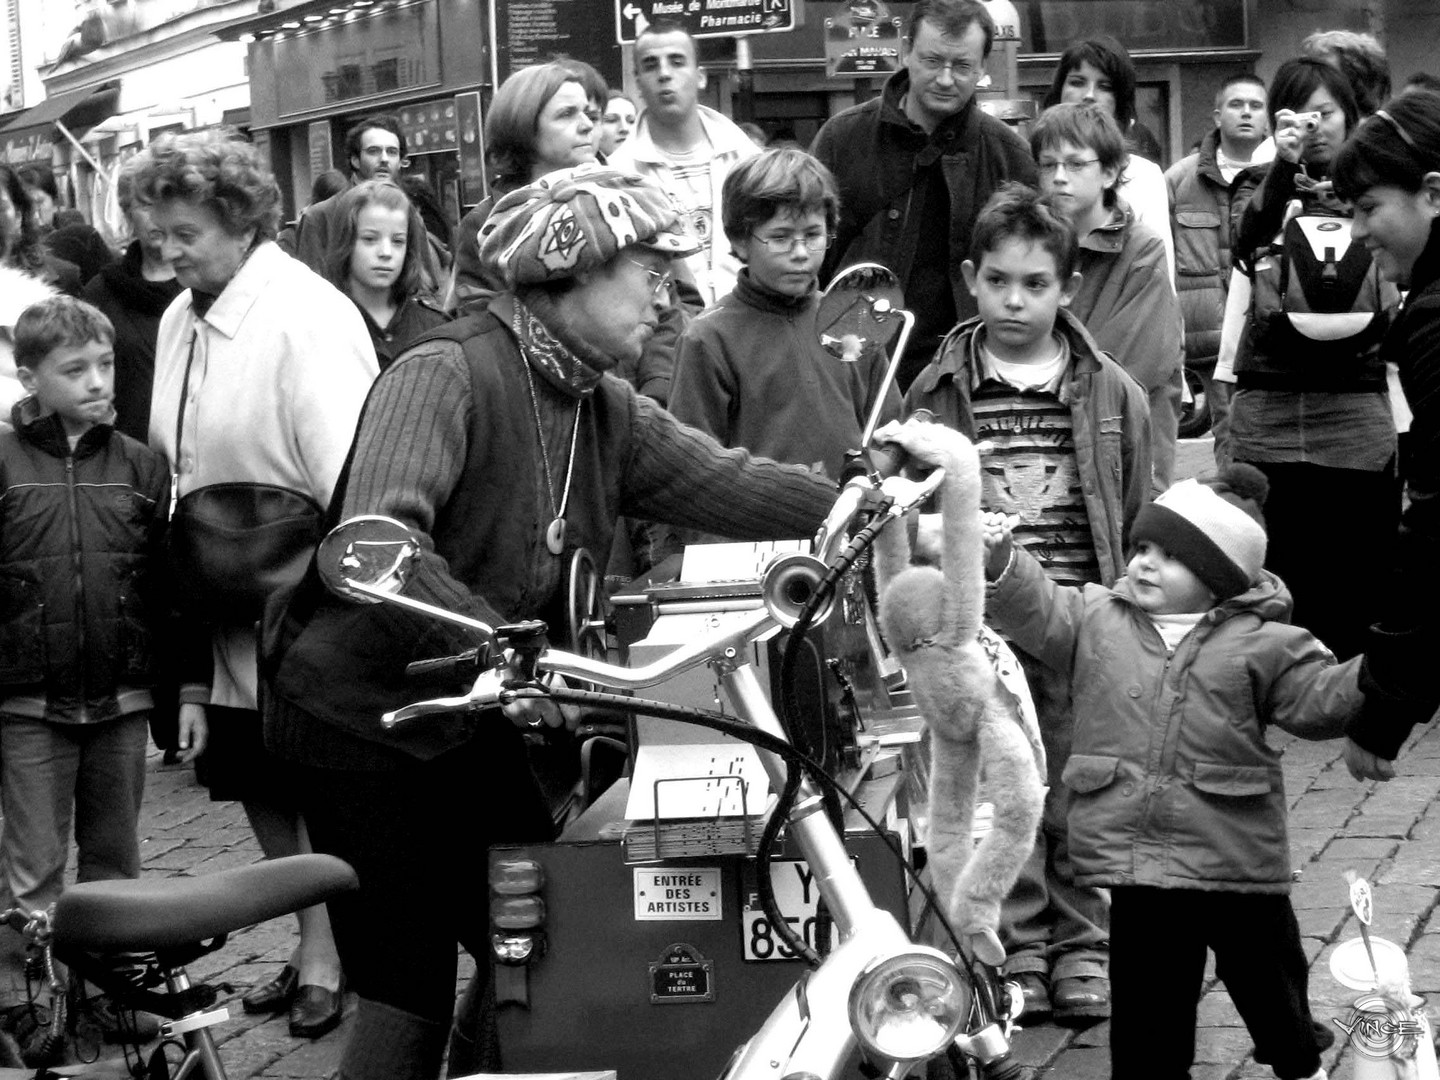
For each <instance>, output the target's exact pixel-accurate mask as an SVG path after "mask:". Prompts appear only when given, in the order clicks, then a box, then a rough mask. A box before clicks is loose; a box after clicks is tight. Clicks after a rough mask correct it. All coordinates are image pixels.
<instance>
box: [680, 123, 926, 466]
mask: <svg viewBox="0 0 1440 1080" xmlns="http://www.w3.org/2000/svg"><path fill="white" fill-rule="evenodd" d="M839 213H840V205H839V200H838V198H837V197H836V195H835V182H834V179H833V178H832V177H831V175H830V170H829V169H827V168H825V166H824V165H822V164H820V162H819V161H818V160H816V159H815V158H813V157H811V156H810V155H809V154H807V153H805V152H804V151H803V150H795V149H791V148H784V149H778V150H766V151H764V152H763V153H761V154H760V155H758V156H757V157H753V158H750V159H749V160H747V161H743V162H741V163H740V164H738V165H736V166H735V167H734V168H733V169H732V170H731V171H730V175H729V176H727V177H726V178H725V184H724V186H723V188H722V189H721V223H722V225H723V227H724V229H725V237H726V239H727V240H728V241H729V243H730V247H731V250H732V251H734V253H735V255H736V257H737V258H738V259H739V260H740V261H741V262H742V263H743V264H744V268H743V269H742V270H741V271H740V275H739V277H738V278H737V279H736V281H735V288H734V289H733V290H732V291H731V292H729V293H727V294H726V295H725V296H723V297H721V298H720V300H719V301H718V302H717V303H716V304H715V306H714V307H712V308H710V309H709V310H708V311H706V312H704V313H703V314H701V315H699V316H698V317H696V319H695V320H694V321H693V322H692V323H691V324H690V325H689V326H688V327H687V328H686V329H685V332H684V333H683V334H681V336H680V341H679V343H678V345H677V346H676V350H675V376H674V382H673V384H672V386H671V390H670V411H671V412H673V413H674V414H675V416H676V417H678V418H679V419H680V420H683V421H684V422H685V423H687V424H690V425H692V426H694V427H698V428H699V429H700V430H702V431H705V432H707V433H709V434H710V435H713V436H714V437H715V438H716V439H718V440H719V441H720V443H721V444H722V445H724V446H738V447H744V448H745V449H746V450H749V451H750V452H751V453H753V454H758V455H760V456H762V457H768V458H774V459H775V460H776V461H784V462H788V463H791V464H797V465H808V466H810V467H811V468H812V469H814V470H815V471H817V472H824V473H825V474H826V475H828V476H830V477H833V478H835V479H837V480H838V479H839V477H840V468H841V466H842V465H843V464H844V460H845V451H846V450H849V449H852V448H853V449H859V447H860V435H861V433H862V431H863V430H864V428H865V421H866V419H867V418H868V417H869V414H870V409H871V407H872V405H873V403H874V402H875V400H876V399H877V397H878V396H879V394H880V389H881V384H882V382H883V381H884V378H885V366H886V356H885V353H884V351H883V350H875V351H874V352H873V353H871V354H868V355H862V356H861V357H860V358H859V359H858V360H857V361H856V362H854V363H845V362H843V361H841V360H837V359H836V358H835V357H834V356H832V355H830V353H828V352H827V351H826V350H825V349H824V348H823V347H822V346H821V344H820V328H819V325H818V323H817V315H818V313H819V307H820V296H819V293H818V291H817V289H816V275H817V274H818V273H819V271H820V263H821V261H822V260H823V259H824V257H825V251H826V249H827V248H828V247H829V246H830V240H831V237H832V236H833V235H834V231H835V223H836V220H837V218H838V217H839ZM899 412H900V395H899V392H898V391H897V390H896V389H895V388H894V387H893V386H892V387H891V388H890V389H889V390H888V391H887V392H886V404H885V408H884V411H883V413H882V417H881V419H882V420H888V419H891V418H894V417H898V415H899Z"/></svg>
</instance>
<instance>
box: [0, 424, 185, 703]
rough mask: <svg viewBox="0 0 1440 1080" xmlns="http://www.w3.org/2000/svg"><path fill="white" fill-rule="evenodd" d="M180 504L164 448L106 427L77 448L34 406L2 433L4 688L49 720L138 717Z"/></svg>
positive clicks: (0, 684)
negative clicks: (126, 697) (123, 699)
mask: <svg viewBox="0 0 1440 1080" xmlns="http://www.w3.org/2000/svg"><path fill="white" fill-rule="evenodd" d="M168 501H169V475H168V472H167V470H166V467H165V462H164V459H163V458H161V456H160V455H159V454H157V453H155V451H153V450H151V449H150V448H149V447H147V446H145V445H144V444H142V443H139V442H137V441H136V440H134V439H132V438H130V437H129V436H128V435H124V434H122V433H121V432H119V431H116V430H115V429H114V428H112V427H111V426H110V425H109V424H97V425H96V426H94V427H92V428H91V429H90V430H89V431H87V432H86V433H85V434H84V435H83V436H82V437H81V438H80V440H79V442H78V443H77V444H76V446H75V448H74V450H73V451H72V450H71V448H70V443H69V440H68V439H67V438H66V435H65V430H64V426H63V425H62V424H61V422H60V420H59V418H58V417H57V416H55V415H53V414H52V415H49V416H40V415H39V412H38V407H37V405H36V402H35V399H34V398H30V397H27V398H24V399H22V400H21V401H20V402H18V403H17V404H16V405H15V407H14V409H13V410H12V411H11V423H10V425H3V424H0V688H3V692H4V693H5V694H6V695H17V694H18V695H24V696H40V695H43V696H44V697H45V698H46V716H47V719H51V720H56V721H70V722H95V721H102V720H110V719H114V718H115V717H116V716H118V715H120V714H121V713H122V712H124V711H127V710H126V709H124V707H123V706H122V704H121V703H120V702H119V701H118V699H117V697H116V691H117V690H118V689H120V688H122V687H130V688H134V687H146V686H150V685H152V683H153V681H154V656H153V654H152V651H151V642H152V636H151V630H152V627H153V626H154V625H155V623H154V618H155V614H156V612H157V609H158V588H157V586H158V584H159V580H158V579H159V575H160V574H161V572H162V571H161V562H160V560H161V559H162V558H163V547H162V544H163V535H164V528H165V519H166V510H167V506H168Z"/></svg>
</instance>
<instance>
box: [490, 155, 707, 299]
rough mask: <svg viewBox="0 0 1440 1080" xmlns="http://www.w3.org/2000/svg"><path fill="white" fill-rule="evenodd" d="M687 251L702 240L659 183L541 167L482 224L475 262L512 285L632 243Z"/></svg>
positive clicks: (598, 261) (579, 267)
mask: <svg viewBox="0 0 1440 1080" xmlns="http://www.w3.org/2000/svg"><path fill="white" fill-rule="evenodd" d="M632 244H633V245H638V246H640V247H646V248H650V249H652V250H654V251H658V252H660V253H661V254H664V255H690V254H693V253H694V252H696V251H699V250H700V242H699V240H697V239H696V237H695V235H694V234H693V233H692V232H691V231H690V228H689V224H688V220H687V219H686V217H685V215H684V214H683V213H682V212H681V211H680V208H679V207H677V206H676V205H675V203H674V202H672V201H671V199H670V196H669V195H668V194H666V193H665V191H664V190H663V189H662V188H661V187H660V186H659V185H657V184H655V183H653V182H652V181H650V180H647V179H646V178H645V177H643V176H640V175H639V174H637V173H632V172H627V171H623V170H620V169H613V168H609V167H608V166H603V165H595V164H586V165H578V166H576V167H575V168H573V169H560V170H558V171H556V172H552V173H546V174H545V175H544V176H542V177H540V179H538V180H536V181H535V182H534V183H532V184H527V185H526V186H525V187H522V188H517V189H516V190H514V191H512V192H510V194H508V195H506V196H505V197H504V198H502V199H501V200H500V201H499V202H497V203H496V204H495V209H494V210H493V211H491V213H490V217H489V218H488V219H487V220H486V221H485V224H483V225H481V226H480V263H481V265H482V266H483V267H484V268H485V269H486V270H487V271H490V272H491V273H493V274H495V275H496V276H497V277H499V278H502V279H503V280H504V281H505V284H506V285H507V286H509V287H510V288H515V287H516V286H520V285H540V284H544V283H545V282H549V281H561V280H564V279H565V278H572V277H574V276H575V275H576V274H580V273H583V272H585V271H587V270H594V269H596V268H597V267H600V266H603V265H605V264H606V263H607V262H609V261H610V260H611V259H613V258H614V257H615V256H616V255H617V254H619V252H620V251H621V249H622V248H626V247H630V246H631V245H632Z"/></svg>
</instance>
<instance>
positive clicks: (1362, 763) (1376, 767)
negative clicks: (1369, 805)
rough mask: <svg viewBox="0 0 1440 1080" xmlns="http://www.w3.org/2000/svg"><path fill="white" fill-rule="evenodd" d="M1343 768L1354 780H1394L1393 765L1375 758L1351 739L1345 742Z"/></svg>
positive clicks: (1390, 762)
mask: <svg viewBox="0 0 1440 1080" xmlns="http://www.w3.org/2000/svg"><path fill="white" fill-rule="evenodd" d="M1345 768H1347V769H1349V770H1350V775H1351V776H1353V777H1354V778H1355V779H1356V780H1394V779H1395V763H1394V762H1393V761H1386V760H1385V759H1384V758H1382V757H1377V756H1376V755H1375V754H1372V753H1371V752H1370V751H1369V750H1366V749H1365V748H1364V747H1363V746H1361V745H1360V744H1359V743H1357V742H1355V741H1354V740H1353V739H1346V740H1345Z"/></svg>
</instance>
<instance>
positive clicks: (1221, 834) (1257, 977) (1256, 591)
mask: <svg viewBox="0 0 1440 1080" xmlns="http://www.w3.org/2000/svg"><path fill="white" fill-rule="evenodd" d="M1265 494H1266V483H1265V477H1264V475H1263V474H1262V473H1260V472H1259V470H1257V469H1255V468H1253V467H1251V466H1243V465H1236V466H1232V467H1231V468H1230V469H1228V470H1226V471H1225V472H1223V473H1221V475H1220V476H1219V477H1217V478H1213V479H1207V480H1198V481H1197V480H1185V481H1182V482H1181V483H1178V484H1175V485H1174V486H1172V487H1171V488H1170V489H1169V490H1168V491H1166V492H1165V493H1164V494H1163V495H1161V496H1160V497H1159V498H1157V499H1156V500H1155V501H1154V502H1153V503H1151V504H1150V505H1148V506H1146V507H1145V508H1144V509H1142V510H1141V511H1140V512H1139V513H1138V514H1137V515H1136V518H1135V523H1134V526H1133V527H1132V529H1131V536H1130V539H1131V543H1132V545H1133V552H1132V555H1131V558H1130V561H1129V564H1128V566H1127V568H1126V573H1125V576H1124V577H1123V578H1122V579H1121V580H1119V581H1117V582H1116V583H1115V585H1114V586H1113V587H1112V588H1105V587H1104V586H1101V585H1085V586H1083V587H1080V588H1075V587H1069V586H1062V585H1057V584H1055V583H1054V582H1053V581H1051V580H1050V579H1049V578H1048V577H1047V576H1046V574H1045V573H1044V572H1043V571H1042V570H1041V568H1040V565H1039V564H1038V563H1037V562H1036V561H1035V560H1034V558H1032V557H1031V556H1030V555H1029V553H1028V552H1026V551H1025V550H1024V549H1022V548H1020V547H1018V546H1017V545H1015V544H1013V543H1012V542H1011V540H1010V522H1009V520H1008V519H1007V518H1005V517H1003V516H1000V515H993V514H992V515H986V518H985V544H986V548H987V559H986V564H987V574H988V576H990V577H992V578H993V579H994V580H993V581H992V582H991V584H990V586H989V588H988V592H987V603H986V611H987V617H988V618H989V620H990V622H991V623H992V625H994V627H995V628H996V629H997V630H999V631H1001V632H1002V633H1003V634H1005V635H1006V636H1007V637H1008V638H1010V639H1011V640H1012V641H1013V642H1014V644H1015V645H1016V646H1018V647H1019V648H1021V649H1023V650H1024V651H1025V652H1028V653H1029V654H1030V655H1032V656H1034V657H1036V658H1037V659H1038V660H1039V661H1040V662H1041V663H1042V664H1044V665H1045V666H1047V667H1049V668H1051V669H1052V670H1054V671H1056V672H1058V673H1059V674H1060V675H1061V676H1062V677H1065V678H1067V679H1068V681H1069V686H1070V691H1071V695H1072V700H1073V712H1072V713H1071V715H1070V717H1069V718H1068V726H1069V727H1070V729H1071V730H1069V731H1068V732H1064V733H1061V734H1062V737H1063V735H1064V734H1068V735H1069V736H1070V738H1069V744H1070V755H1069V757H1068V758H1067V759H1066V761H1065V766H1064V772H1063V781H1064V785H1065V788H1066V794H1067V795H1068V798H1069V812H1068V816H1067V822H1066V824H1067V830H1068V832H1067V835H1068V838H1069V844H1070V856H1071V860H1072V863H1073V866H1074V869H1075V882H1076V884H1077V885H1081V886H1094V887H1107V888H1109V889H1110V890H1111V913H1110V914H1111V922H1110V983H1111V991H1112V1004H1111V1020H1110V1054H1111V1077H1112V1078H1113V1080H1139V1078H1142V1077H1143V1078H1145V1080H1152V1078H1155V1077H1182V1076H1188V1075H1189V1069H1190V1066H1191V1063H1192V1061H1193V1059H1194V1053H1195V1013H1196V1006H1197V1003H1198V1002H1199V999H1200V992H1201V989H1202V984H1203V980H1204V973H1205V961H1206V952H1207V950H1210V951H1213V952H1214V953H1215V957H1216V963H1215V970H1216V972H1217V974H1218V975H1219V976H1220V978H1221V979H1222V980H1223V981H1224V982H1225V984H1226V987H1227V989H1228V990H1229V991H1230V995H1231V998H1232V999H1233V1000H1234V1002H1235V1007H1236V1009H1238V1010H1239V1012H1240V1016H1241V1018H1242V1019H1243V1020H1244V1021H1245V1026H1246V1027H1247V1028H1248V1029H1249V1032H1250V1036H1251V1038H1252V1039H1254V1041H1255V1060H1256V1061H1257V1062H1261V1063H1264V1064H1267V1065H1269V1066H1270V1067H1271V1068H1272V1069H1273V1070H1274V1071H1275V1075H1276V1076H1278V1077H1280V1078H1281V1080H1302V1078H1306V1080H1315V1078H1323V1077H1324V1076H1325V1070H1324V1069H1323V1068H1321V1065H1320V1052H1321V1051H1322V1050H1324V1049H1325V1048H1326V1047H1328V1046H1329V1045H1330V1044H1331V1043H1333V1041H1334V1035H1333V1032H1332V1031H1331V1030H1330V1027H1329V1025H1328V1024H1326V1023H1321V1022H1318V1021H1317V1020H1316V1018H1315V1017H1314V1016H1313V1015H1312V1013H1311V1011H1310V1005H1309V1000H1308V980H1309V963H1308V961H1307V959H1306V956H1305V952H1304V949H1303V947H1302V946H1301V942H1300V931H1299V926H1298V924H1297V922H1296V919H1295V912H1294V910H1293V909H1292V907H1291V905H1290V898H1289V892H1290V882H1291V877H1290V849H1289V843H1288V840H1287V837H1286V821H1285V819H1286V806H1287V803H1286V798H1285V787H1284V777H1283V773H1282V771H1281V768H1280V754H1279V751H1278V750H1277V749H1275V748H1274V747H1272V746H1271V744H1270V742H1269V733H1270V732H1271V731H1272V730H1273V729H1274V728H1281V729H1283V730H1285V731H1288V732H1290V733H1292V734H1294V735H1298V736H1300V737H1301V738H1306V739H1329V738H1338V737H1340V736H1341V735H1342V734H1343V733H1344V726H1345V723H1346V721H1347V720H1348V719H1350V718H1351V717H1353V716H1355V715H1356V714H1357V713H1358V711H1359V709H1360V707H1361V704H1362V702H1363V700H1364V699H1363V695H1362V694H1361V692H1360V690H1359V687H1358V685H1357V675H1358V672H1359V658H1358V657H1357V658H1356V659H1354V660H1350V661H1347V662H1346V663H1344V664H1337V663H1336V661H1335V657H1334V655H1333V654H1332V653H1331V652H1330V650H1328V649H1327V648H1326V647H1325V646H1324V645H1323V644H1322V643H1321V642H1320V641H1319V640H1317V639H1316V638H1315V637H1314V636H1313V635H1312V634H1311V633H1310V632H1309V631H1307V630H1305V629H1303V628H1302V627H1298V626H1292V625H1291V624H1290V622H1289V617H1290V608H1291V603H1290V594H1289V592H1288V591H1287V590H1286V588H1285V585H1284V583H1283V582H1282V581H1281V580H1280V579H1279V578H1278V577H1276V576H1275V575H1274V574H1273V573H1271V572H1270V571H1268V570H1265V569H1264V563H1265V527H1264V519H1263V517H1262V510H1261V508H1262V505H1263V503H1264V500H1265ZM1062 741H1063V740H1062Z"/></svg>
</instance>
